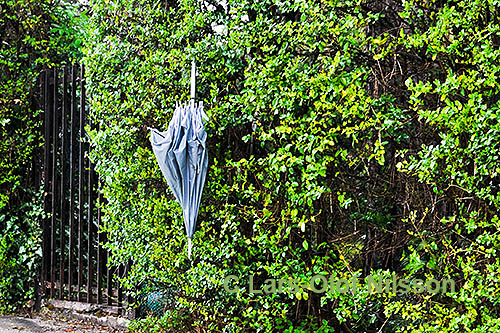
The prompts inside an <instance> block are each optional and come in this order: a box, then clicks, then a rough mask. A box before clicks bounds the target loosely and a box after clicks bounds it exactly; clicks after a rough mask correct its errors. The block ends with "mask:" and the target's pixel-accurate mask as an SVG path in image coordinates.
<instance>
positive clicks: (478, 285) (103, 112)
mask: <svg viewBox="0 0 500 333" xmlns="http://www.w3.org/2000/svg"><path fill="white" fill-rule="evenodd" d="M90 7H91V12H92V15H91V16H90V23H89V25H88V29H87V35H86V36H87V38H86V40H85V45H84V61H85V64H86V68H87V74H88V77H87V82H88V92H89V96H90V101H89V102H90V103H89V104H90V110H91V114H92V118H93V120H94V121H95V122H96V123H98V124H99V129H95V130H91V131H90V137H91V144H92V147H93V150H92V153H91V158H92V159H93V161H94V162H95V163H96V167H97V171H98V173H99V174H100V175H101V177H102V179H103V181H104V186H103V189H102V191H103V194H104V196H105V197H106V199H107V203H106V204H105V205H103V212H104V224H105V227H104V228H103V231H105V232H107V233H108V237H109V243H107V244H106V246H107V247H108V248H109V250H110V251H111V253H112V256H111V259H110V260H111V263H112V264H119V263H127V262H133V267H132V269H131V271H130V274H129V276H128V277H127V278H126V279H124V280H123V281H122V282H123V284H124V285H125V286H128V287H130V288H132V289H133V288H134V287H136V286H138V285H141V284H144V283H149V284H153V285H156V286H157V287H160V288H165V289H175V290H176V294H175V295H176V297H177V302H178V304H177V305H176V307H175V309H170V310H169V311H168V312H167V313H166V315H165V316H166V317H165V318H164V319H162V320H160V321H159V322H158V323H157V324H158V326H159V327H161V326H162V325H163V326H164V327H165V329H171V330H173V329H174V328H172V327H174V326H175V327H181V328H182V330H194V329H201V330H207V331H212V330H213V331H222V330H224V331H227V332H230V331H285V330H286V331H290V332H292V331H293V332H295V331H297V332H299V331H313V330H321V331H343V330H346V331H347V330H351V331H359V332H361V331H379V330H380V331H385V332H393V331H421V332H428V331H436V332H437V331H440V332H457V331H473V330H476V331H477V332H481V331H488V330H490V331H491V330H493V331H494V330H495V329H498V325H499V320H500V319H499V318H500V308H499V304H498V299H499V297H500V291H499V289H498V279H499V278H500V274H499V273H500V271H499V267H500V264H499V263H498V259H497V257H496V256H495V254H496V253H497V250H498V247H499V245H500V243H499V234H498V208H499V203H500V198H499V194H498V193H499V192H498V186H499V185H498V184H500V181H499V180H500V178H499V175H498V173H499V165H500V164H499V161H498V156H500V154H499V149H500V146H499V143H498V142H500V140H499V139H500V137H499V132H498V123H499V116H498V112H497V111H498V105H499V104H498V103H499V102H498V101H499V98H498V96H500V90H499V88H500V87H499V85H498V75H499V70H500V66H499V65H500V64H499V62H498V59H499V58H498V52H499V51H498V50H499V49H500V48H499V43H500V23H499V22H498V17H499V15H498V14H499V10H500V4H499V3H498V2H497V1H493V0H491V1H483V0H472V1H467V2H458V3H454V4H452V3H448V2H443V1H434V0H430V1H420V0H407V1H402V2H396V1H389V2H388V4H385V3H384V4H382V3H379V2H365V1H350V0H336V1H307V0H302V1H271V0H264V1H246V0H235V1H227V2H224V3H221V2H218V1H204V2H198V1H190V0H186V1H179V2H177V1H151V0H141V1H131V0H121V1H107V0H93V1H91V2H90ZM192 59H196V62H197V65H198V77H197V87H198V89H197V98H198V99H199V100H202V101H203V102H204V105H205V110H206V112H207V114H208V115H209V118H210V121H209V122H208V123H207V124H206V128H207V131H208V137H209V139H208V149H209V157H210V161H209V171H208V176H207V183H206V186H205V190H204V193H203V199H202V207H201V209H200V213H199V218H198V227H197V232H196V234H195V238H194V255H193V257H194V259H193V260H192V261H190V260H188V258H187V253H186V238H185V236H184V228H183V222H182V211H181V209H180V207H179V205H178V204H177V203H176V202H175V200H174V198H173V196H172V194H171V193H170V190H169V189H168V187H167V185H166V183H165V181H164V179H163V176H162V174H161V172H160V170H159V168H158V166H157V164H156V160H155V157H154V155H153V153H152V150H151V148H150V143H149V137H148V130H147V127H157V128H166V126H167V125H168V122H169V120H170V118H171V116H172V112H173V110H174V107H175V102H176V101H184V100H187V99H188V98H189V95H188V94H189V77H190V73H189V71H190V68H191V66H190V64H191V60H192ZM370 273H371V274H372V275H375V276H379V277H387V276H391V274H392V273H394V274H397V275H398V276H400V277H408V278H409V279H417V278H420V279H430V278H435V279H438V280H440V279H443V278H453V279H455V280H456V282H457V286H458V288H457V290H458V291H457V292H456V293H455V294H446V295H441V294H437V295H427V294H391V293H382V294H377V293H369V292H362V293H356V294H351V293H347V294H342V293H335V292H333V293H330V292H329V293H326V294H315V293H312V291H311V290H309V289H307V288H305V289H303V290H301V291H299V292H296V293H284V294H276V295H259V294H249V293H248V290H243V289H244V288H243V287H242V288H241V290H240V291H238V292H237V293H235V294H228V293H226V292H225V291H224V288H223V287H222V284H223V280H224V278H225V277H226V276H227V275H229V274H233V275H237V276H240V277H241V278H245V277H246V276H248V275H255V276H256V279H257V281H258V282H259V283H262V282H264V281H265V280H266V279H268V278H276V279H278V278H281V279H287V278H295V279H298V280H299V281H302V282H305V281H308V280H309V279H310V278H311V277H312V276H314V275H316V274H323V275H332V276H334V277H337V278H346V279H350V278H352V277H354V276H356V277H359V278H363V277H364V276H366V275H368V274H370ZM169 318H171V319H172V321H169ZM152 322H153V323H152ZM170 323H171V324H170ZM144 324H145V325H148V326H147V327H153V326H154V325H155V324H154V320H152V319H148V320H146V321H145V322H144ZM151 325H152V326H151ZM169 325H170V326H169ZM134 327H136V328H137V329H138V330H140V327H141V324H137V325H136V326H134ZM151 329H153V328H151ZM155 329H158V330H159V329H160V328H158V327H156V328H155Z"/></svg>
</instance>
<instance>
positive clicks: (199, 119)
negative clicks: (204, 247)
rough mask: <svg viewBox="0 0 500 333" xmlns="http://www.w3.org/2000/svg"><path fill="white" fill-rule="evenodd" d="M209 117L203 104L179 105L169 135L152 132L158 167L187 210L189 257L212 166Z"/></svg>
mask: <svg viewBox="0 0 500 333" xmlns="http://www.w3.org/2000/svg"><path fill="white" fill-rule="evenodd" d="M205 117H206V115H205V113H204V112H203V105H202V104H201V103H200V104H198V105H196V104H195V103H194V102H191V103H189V104H186V105H177V107H176V109H175V111H174V115H173V117H172V119H171V120H170V123H169V125H168V129H167V130H166V131H165V132H160V131H159V130H157V129H151V138H150V139H151V145H152V147H153V151H154V154H155V156H156V159H157V161H158V165H159V166H160V169H161V171H162V173H163V175H164V176H165V179H166V180H167V183H168V185H169V186H170V189H171V190H172V192H173V194H174V196H175V199H176V200H177V202H179V204H180V205H181V207H182V210H183V215H184V226H185V228H186V234H187V236H188V253H189V257H191V238H192V237H193V234H194V231H195V228H196V220H197V217H198V209H199V207H200V201H201V194H202V192H203V186H204V184H205V178H206V175H207V167H208V152H207V148H206V138H207V133H206V131H205V128H204V123H203V118H205Z"/></svg>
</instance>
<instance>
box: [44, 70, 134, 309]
mask: <svg viewBox="0 0 500 333" xmlns="http://www.w3.org/2000/svg"><path fill="white" fill-rule="evenodd" d="M40 88H41V93H42V94H41V95H42V101H41V103H42V104H43V109H44V126H43V129H44V142H45V144H44V158H43V179H44V194H45V195H44V210H45V212H46V213H47V217H46V219H45V220H44V221H43V225H42V232H43V246H42V252H43V255H42V258H43V259H42V260H43V261H42V274H41V278H42V293H43V294H44V295H45V296H46V297H48V298H52V299H61V300H68V301H79V302H86V303H97V304H105V305H109V306H117V307H120V308H121V307H123V306H124V304H125V301H126V300H125V299H124V291H123V290H122V289H121V288H120V286H119V284H118V283H117V281H116V277H120V276H124V274H126V267H125V266H119V267H107V259H108V253H107V251H106V250H105V249H104V248H103V247H102V246H101V244H102V243H103V242H105V241H106V235H105V233H102V232H100V227H101V222H102V221H101V205H102V203H103V198H102V196H101V195H100V194H99V192H100V191H99V188H100V181H99V179H98V177H97V176H96V173H95V171H94V167H93V165H92V163H91V162H90V161H89V159H88V156H87V155H88V151H89V144H88V139H87V135H86V132H85V128H86V126H90V127H91V128H92V126H93V124H91V121H90V120H89V117H88V109H87V107H86V105H85V100H86V95H85V73H84V67H83V65H75V66H69V67H65V68H63V69H48V70H45V71H44V72H43V73H42V75H41V87H40Z"/></svg>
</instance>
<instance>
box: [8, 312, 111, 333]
mask: <svg viewBox="0 0 500 333" xmlns="http://www.w3.org/2000/svg"><path fill="white" fill-rule="evenodd" d="M0 332H2V333H17V332H23V333H31V332H33V333H42V332H56V333H63V332H64V333H68V332H85V333H98V332H114V330H113V329H111V328H107V327H105V326H99V325H95V324H92V323H88V322H84V321H81V320H69V319H66V318H63V317H56V316H50V315H41V314H37V315H30V316H29V317H28V316H20V315H19V316H0Z"/></svg>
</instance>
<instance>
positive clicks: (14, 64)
mask: <svg viewBox="0 0 500 333" xmlns="http://www.w3.org/2000/svg"><path fill="white" fill-rule="evenodd" d="M77 9H78V7H76V6H75V5H72V4H66V3H64V2H59V1H52V0H43V1H41V0H37V1H24V0H17V1H13V0H8V1H2V3H1V4H0V312H4V311H12V310H15V309H16V308H17V307H19V306H20V305H21V306H22V305H25V303H26V301H27V300H30V299H32V298H33V297H34V295H33V287H34V279H35V274H36V272H37V263H38V261H39V258H40V255H41V249H40V237H41V235H40V220H41V216H42V215H43V210H42V203H43V201H42V200H43V198H42V193H41V190H40V189H39V188H38V184H37V181H38V180H40V179H41V175H40V171H41V164H40V163H41V145H42V144H43V142H42V141H43V139H42V130H41V128H42V116H43V113H42V110H40V109H39V103H40V96H39V94H38V92H39V86H38V85H37V77H38V75H39V73H40V72H41V70H42V69H43V68H47V67H51V66H54V65H55V64H60V63H64V62H69V61H74V60H75V59H76V58H78V57H81V52H80V51H79V44H81V39H78V38H77V37H76V36H77V35H78V31H81V30H82V27H81V24H80V23H81V20H80V18H79V16H78V14H77V13H78V12H77Z"/></svg>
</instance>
